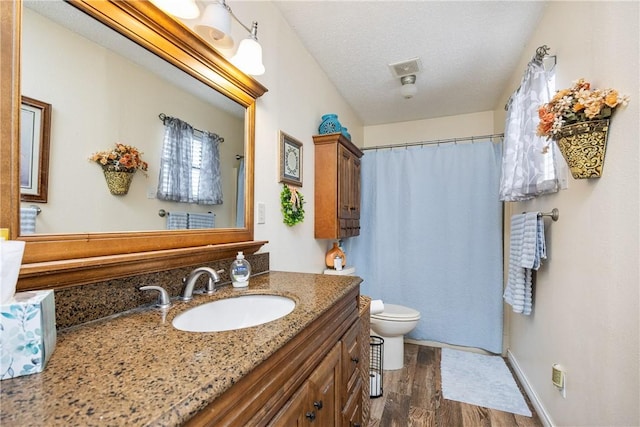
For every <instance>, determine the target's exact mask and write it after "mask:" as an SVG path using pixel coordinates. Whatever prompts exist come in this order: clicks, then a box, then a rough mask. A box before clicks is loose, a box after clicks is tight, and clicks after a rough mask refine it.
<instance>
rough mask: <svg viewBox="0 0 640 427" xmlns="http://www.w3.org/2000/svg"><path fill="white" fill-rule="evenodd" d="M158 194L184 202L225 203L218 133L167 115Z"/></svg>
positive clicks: (161, 196)
mask: <svg viewBox="0 0 640 427" xmlns="http://www.w3.org/2000/svg"><path fill="white" fill-rule="evenodd" d="M164 125H165V133H164V139H163V147H162V157H161V159H160V173H159V177H158V192H157V197H158V199H160V200H171V201H174V202H183V203H198V204H202V205H213V204H220V203H222V179H221V175H220V150H219V145H220V143H221V142H222V141H223V139H222V138H221V137H220V136H218V135H217V134H215V133H211V132H200V131H197V132H198V135H199V136H198V137H197V138H196V136H195V131H194V129H193V127H192V126H191V125H189V124H188V123H186V122H183V121H182V120H180V119H177V118H175V117H165V118H164Z"/></svg>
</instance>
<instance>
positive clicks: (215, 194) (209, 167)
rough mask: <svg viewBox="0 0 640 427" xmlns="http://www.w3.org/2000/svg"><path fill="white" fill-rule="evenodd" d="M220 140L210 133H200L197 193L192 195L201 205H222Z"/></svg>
mask: <svg viewBox="0 0 640 427" xmlns="http://www.w3.org/2000/svg"><path fill="white" fill-rule="evenodd" d="M220 140H221V138H220V137H219V136H218V135H217V134H215V133H211V132H202V157H201V164H200V175H199V177H200V179H199V182H198V192H197V193H196V194H195V195H194V198H195V199H196V203H198V204H201V205H219V204H221V203H222V179H221V177H220Z"/></svg>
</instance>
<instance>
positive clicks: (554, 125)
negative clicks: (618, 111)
mask: <svg viewBox="0 0 640 427" xmlns="http://www.w3.org/2000/svg"><path fill="white" fill-rule="evenodd" d="M628 103H629V97H628V96H627V95H620V94H619V93H618V91H617V90H615V89H591V83H589V82H587V81H585V80H584V79H582V78H581V79H580V80H577V81H575V82H574V83H573V86H571V87H570V88H569V89H562V90H559V91H557V92H556V94H555V96H554V97H553V99H552V100H551V101H550V102H549V103H547V104H543V105H541V106H540V108H539V109H538V115H539V117H540V123H539V124H538V129H537V134H538V135H539V136H546V137H548V138H551V139H558V138H559V137H560V130H561V128H562V127H563V126H567V125H572V124H574V123H582V122H587V121H592V120H601V119H608V118H610V117H611V114H612V113H613V110H614V109H615V108H616V107H617V106H618V105H622V106H626V105H627V104H628Z"/></svg>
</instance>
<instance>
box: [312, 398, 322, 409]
mask: <svg viewBox="0 0 640 427" xmlns="http://www.w3.org/2000/svg"><path fill="white" fill-rule="evenodd" d="M313 406H315V407H316V409H317V410H320V409H322V400H316V401H315V402H313Z"/></svg>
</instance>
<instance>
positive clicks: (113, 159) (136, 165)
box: [89, 142, 149, 196]
mask: <svg viewBox="0 0 640 427" xmlns="http://www.w3.org/2000/svg"><path fill="white" fill-rule="evenodd" d="M141 156H142V153H141V152H140V151H139V150H138V149H137V148H136V147H133V146H131V145H125V144H121V143H119V142H118V143H116V144H115V147H114V148H113V149H112V150H107V151H100V152H97V153H94V154H92V155H91V157H89V160H90V161H92V162H96V163H98V164H99V165H100V166H102V171H103V172H104V178H105V180H106V181H107V187H109V191H110V192H111V194H113V195H115V196H122V195H125V194H127V193H128V192H129V186H130V185H131V180H132V179H133V176H134V175H135V173H136V172H137V171H138V170H141V171H142V172H143V173H144V175H145V176H146V173H145V172H146V171H147V169H148V168H149V164H148V163H147V162H145V161H143V160H142V157H141Z"/></svg>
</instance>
